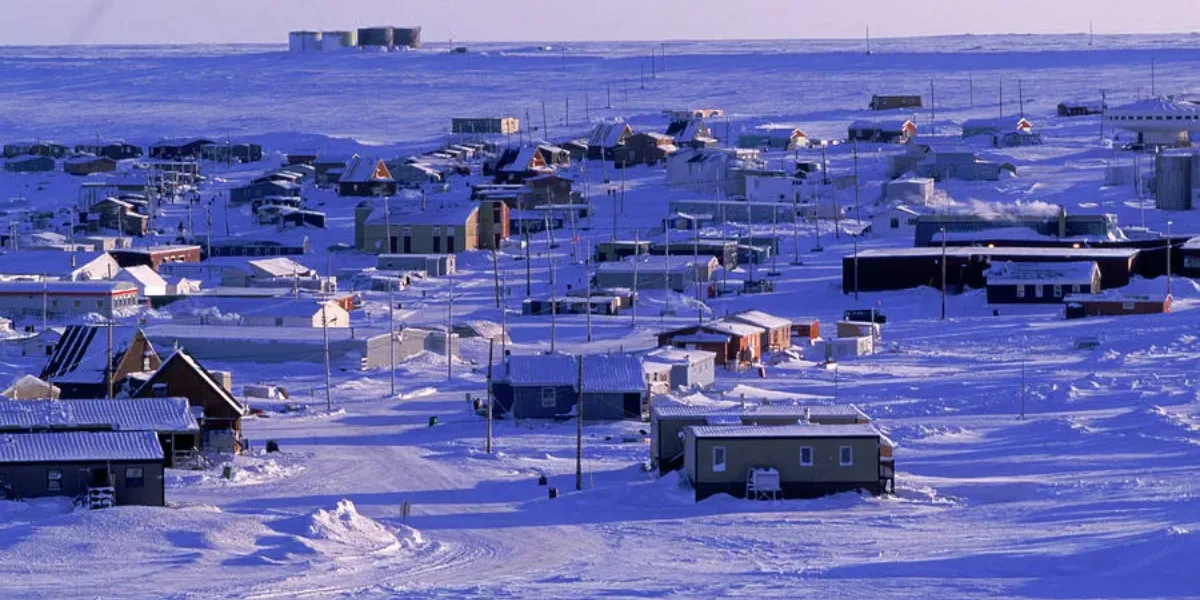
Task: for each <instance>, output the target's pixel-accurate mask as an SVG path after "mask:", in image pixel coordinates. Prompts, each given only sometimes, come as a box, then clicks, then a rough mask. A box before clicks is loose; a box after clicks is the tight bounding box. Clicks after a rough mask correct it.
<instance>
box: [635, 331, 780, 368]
mask: <svg viewBox="0 0 1200 600" xmlns="http://www.w3.org/2000/svg"><path fill="white" fill-rule="evenodd" d="M763 335H765V332H764V330H763V329H762V328H761V327H758V326H755V325H748V324H745V323H736V322H729V321H709V322H707V323H703V324H699V325H687V326H684V327H681V328H679V329H673V330H670V331H664V332H662V333H660V334H658V345H659V346H668V347H671V348H683V349H686V350H707V351H709V352H713V353H715V354H716V364H718V365H726V366H741V365H750V364H753V363H755V362H757V361H758V359H759V357H760V356H761V350H760V349H761V348H762V347H763V343H762V336H763Z"/></svg>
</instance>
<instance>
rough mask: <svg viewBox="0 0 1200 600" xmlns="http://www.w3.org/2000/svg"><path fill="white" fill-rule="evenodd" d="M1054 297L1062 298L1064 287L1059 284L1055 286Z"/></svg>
mask: <svg viewBox="0 0 1200 600" xmlns="http://www.w3.org/2000/svg"><path fill="white" fill-rule="evenodd" d="M1054 297H1055V298H1062V286H1061V285H1059V284H1057V283H1056V284H1054Z"/></svg>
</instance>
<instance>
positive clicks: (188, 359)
mask: <svg viewBox="0 0 1200 600" xmlns="http://www.w3.org/2000/svg"><path fill="white" fill-rule="evenodd" d="M176 361H180V362H183V363H184V364H186V365H187V366H188V367H189V368H190V369H191V370H192V371H194V372H195V373H196V375H197V376H198V377H199V378H200V381H201V382H202V383H204V385H206V386H208V388H209V390H210V391H211V392H213V394H214V395H216V396H217V397H219V398H221V399H222V400H224V401H225V403H226V404H228V405H229V406H230V407H232V408H233V409H234V410H236V411H239V412H245V411H246V407H245V406H243V405H242V403H241V402H239V401H238V400H237V398H234V397H233V394H231V393H229V390H226V389H225V386H223V385H221V384H220V383H219V382H217V380H216V379H213V376H212V374H211V373H209V372H208V369H205V368H204V367H203V366H201V365H200V363H198V362H196V359H194V358H192V356H191V355H190V354H188V353H187V352H184V351H183V350H182V349H181V350H176V351H175V353H174V354H172V355H171V356H170V357H169V358H167V360H164V361H163V362H162V364H161V365H159V367H158V370H157V371H155V372H154V374H153V375H151V376H150V377H148V378H147V379H146V383H144V384H143V385H142V387H141V388H139V389H138V391H141V390H142V389H146V386H148V385H153V384H154V383H155V382H156V381H157V380H158V377H159V375H160V374H161V373H165V372H168V371H167V369H169V368H170V365H172V364H173V363H175V362H176ZM134 395H138V394H137V393H136V392H135V393H134Z"/></svg>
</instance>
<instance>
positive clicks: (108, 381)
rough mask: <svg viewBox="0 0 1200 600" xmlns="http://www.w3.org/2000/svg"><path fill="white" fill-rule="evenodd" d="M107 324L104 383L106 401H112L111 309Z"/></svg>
mask: <svg viewBox="0 0 1200 600" xmlns="http://www.w3.org/2000/svg"><path fill="white" fill-rule="evenodd" d="M108 310H109V314H108V322H107V323H105V325H107V328H108V360H107V361H106V362H105V363H104V381H105V385H106V386H107V387H108V399H109V400H112V399H113V375H114V373H113V315H112V307H111V306H110V307H109V309H108Z"/></svg>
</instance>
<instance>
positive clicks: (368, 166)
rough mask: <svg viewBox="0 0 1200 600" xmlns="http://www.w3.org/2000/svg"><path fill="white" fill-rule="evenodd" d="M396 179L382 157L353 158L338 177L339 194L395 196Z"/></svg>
mask: <svg viewBox="0 0 1200 600" xmlns="http://www.w3.org/2000/svg"><path fill="white" fill-rule="evenodd" d="M395 194H396V180H395V179H393V178H392V173H391V171H389V170H388V168H387V165H386V164H385V163H384V162H383V160H382V159H379V158H376V159H374V160H369V159H364V158H362V157H358V156H356V157H354V158H351V159H350V160H349V161H348V162H347V163H346V168H345V170H344V171H342V174H341V175H340V176H339V177H338V195H339V196H393V195H395Z"/></svg>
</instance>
